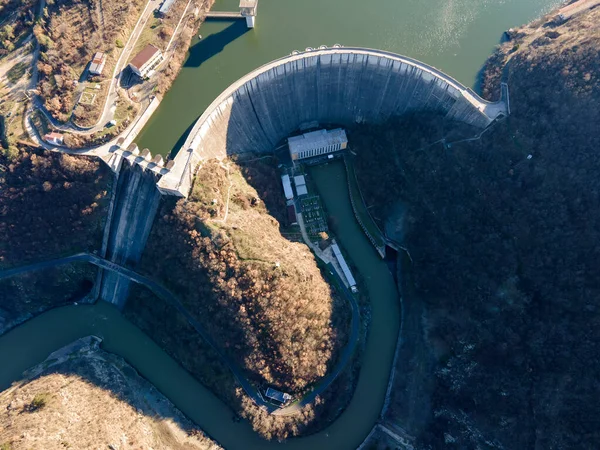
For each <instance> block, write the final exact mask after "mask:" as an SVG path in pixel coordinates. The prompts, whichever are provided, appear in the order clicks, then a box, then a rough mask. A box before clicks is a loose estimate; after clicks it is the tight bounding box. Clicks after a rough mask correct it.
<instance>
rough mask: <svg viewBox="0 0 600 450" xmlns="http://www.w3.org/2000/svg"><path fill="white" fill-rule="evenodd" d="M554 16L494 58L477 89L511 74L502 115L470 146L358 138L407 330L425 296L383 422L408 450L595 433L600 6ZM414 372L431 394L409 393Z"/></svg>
mask: <svg viewBox="0 0 600 450" xmlns="http://www.w3.org/2000/svg"><path fill="white" fill-rule="evenodd" d="M553 16H554V15H553V14H550V15H548V16H546V17H545V18H542V19H540V20H538V21H535V22H533V23H531V24H529V25H527V26H524V27H522V28H517V29H514V30H512V31H511V33H510V39H511V40H510V41H509V42H507V43H505V44H504V45H503V46H502V47H500V48H499V49H498V51H497V53H496V54H494V55H493V56H492V57H491V58H490V61H489V62H488V64H487V65H486V67H485V71H484V73H483V81H484V84H483V89H484V92H485V93H486V94H488V95H489V93H491V92H493V91H494V89H496V88H498V86H499V83H500V82H501V81H504V82H507V83H508V85H509V88H510V90H511V115H510V116H509V117H508V118H507V119H505V120H503V121H501V122H498V123H496V124H495V125H494V126H493V127H492V128H491V129H490V130H489V131H488V132H486V133H485V134H484V135H482V136H481V138H480V139H478V140H473V141H468V142H466V141H465V142H455V143H452V144H451V145H449V144H450V143H449V142H448V141H447V140H446V141H444V142H438V143H437V144H435V145H429V143H430V142H431V141H432V139H433V140H434V142H435V140H436V139H437V138H438V137H443V136H444V135H443V133H441V134H440V130H442V131H443V130H444V128H443V126H444V123H443V122H440V125H441V126H442V128H438V127H436V126H433V125H435V122H434V123H432V126H427V127H424V126H422V125H424V124H426V123H427V122H426V121H425V120H423V121H419V122H420V124H419V123H415V122H411V121H410V119H405V120H406V121H405V122H404V123H403V124H400V125H399V124H398V123H393V122H392V123H389V124H388V125H387V126H386V127H383V128H378V129H372V130H371V133H370V134H369V133H367V135H368V136H367V135H365V136H364V146H362V147H363V149H364V154H363V161H364V165H363V166H362V167H363V168H364V169H363V170H362V174H363V178H362V180H361V170H360V168H359V167H358V165H357V173H358V175H359V181H361V187H363V189H364V190H365V193H366V192H372V194H368V195H365V196H366V199H367V201H369V200H371V201H374V202H375V203H377V204H379V205H380V206H379V207H378V211H377V216H378V217H379V219H380V220H381V222H382V223H383V224H385V225H386V229H387V227H389V228H391V229H392V230H398V231H399V234H400V235H402V236H403V240H402V241H401V242H402V243H403V245H405V246H406V247H407V248H408V249H409V250H410V254H411V258H412V262H413V264H412V270H411V271H410V272H409V275H410V279H411V280H412V281H413V282H414V291H413V292H412V294H411V293H410V290H409V291H406V290H405V292H404V293H405V297H404V298H405V305H406V308H405V309H406V311H407V314H406V316H405V318H406V320H407V322H406V323H405V325H406V326H411V322H412V321H411V319H410V310H411V308H413V307H414V306H415V305H414V304H413V300H414V299H416V300H417V302H418V301H419V300H420V303H421V304H422V311H421V313H420V323H421V325H420V326H421V330H420V332H419V334H417V335H416V336H412V337H409V336H408V334H407V339H408V341H407V342H405V343H406V344H408V346H407V347H406V348H405V349H404V350H403V349H402V348H401V353H400V355H404V357H405V358H412V360H403V359H400V363H399V364H402V362H405V363H411V362H412V364H411V367H410V368H409V369H408V372H407V373H406V374H405V376H402V377H398V376H397V377H396V381H395V383H394V386H393V389H392V400H391V402H390V407H389V409H388V410H387V412H386V415H385V417H384V421H383V422H382V426H383V427H384V428H387V429H388V431H390V433H392V434H394V435H398V436H400V437H402V438H407V437H408V438H409V439H410V440H411V441H412V444H411V445H414V446H415V447H416V448H420V447H430V448H444V447H446V446H449V445H453V446H455V447H456V448H477V447H481V446H486V445H492V446H495V447H497V448H526V447H532V446H538V447H543V448H582V449H584V448H585V449H592V448H595V447H596V446H597V442H599V439H600V437H599V435H598V431H597V430H598V429H600V428H599V424H598V420H597V418H596V416H595V415H594V414H593V412H592V410H593V407H594V406H593V402H590V401H589V399H590V398H594V397H595V396H597V393H598V386H597V383H596V382H595V380H596V379H597V378H598V376H599V374H600V366H599V365H598V364H597V361H596V359H595V358H594V357H593V356H592V355H593V354H595V353H594V351H593V350H592V349H593V348H594V346H595V342H597V341H598V339H599V337H598V332H597V330H598V327H597V326H596V324H598V323H600V316H599V314H598V310H597V308H595V307H590V305H591V303H590V299H593V298H595V297H596V296H597V295H596V291H597V286H598V285H599V280H598V275H597V271H596V261H597V258H598V248H597V246H595V245H591V246H590V245H589V243H590V242H592V243H594V242H597V241H598V240H599V239H600V238H599V237H598V236H597V234H598V232H597V230H598V228H597V227H598V225H597V223H598V222H599V220H600V212H599V211H598V207H597V205H598V204H600V203H599V201H598V192H600V191H599V190H598V188H597V185H598V179H597V176H596V174H597V173H598V171H599V170H600V168H599V167H600V160H599V157H598V154H597V152H596V151H595V149H596V148H597V147H598V145H600V144H599V137H598V133H597V132H596V128H597V126H596V123H598V120H600V119H598V118H597V116H598V111H599V105H600V78H599V77H598V64H597V49H598V47H599V46H600V34H599V30H600V29H599V28H598V23H599V21H600V10H599V9H598V8H596V9H594V10H591V11H588V12H587V14H580V15H578V16H575V17H572V18H571V19H569V20H568V21H566V22H564V23H556V22H555V21H554V20H553ZM364 129H365V127H363V130H364ZM349 135H350V136H351V135H352V134H351V133H350V134H349ZM375 139H377V146H376V147H374V146H373V142H374V141H375ZM358 147H359V149H360V147H361V146H358ZM566 148H568V149H569V152H565V149H566ZM354 149H355V150H356V149H357V145H356V143H355V144H354ZM374 150H376V151H375V152H374ZM379 150H382V152H381V153H379V152H378V151H379ZM358 153H359V156H360V151H359V152H358ZM375 179H376V180H378V182H380V183H382V184H383V185H384V186H385V189H384V190H383V189H378V188H377V186H378V185H377V184H375V183H373V182H372V180H375ZM370 181H371V182H370ZM378 196H379V197H378ZM582 223H585V224H586V226H585V227H582V226H581V224H582ZM403 290H404V287H403ZM415 296H416V297H415ZM403 344H404V343H403ZM410 346H412V348H411V347H410ZM407 351H408V352H407ZM411 355H412V356H411ZM584 361H585V363H584ZM421 370H423V371H424V374H420V373H419V371H421ZM411 374H416V375H417V376H416V377H413V375H411ZM411 377H413V378H416V380H417V382H418V385H419V384H420V385H421V386H423V387H426V388H428V390H429V391H430V394H427V395H419V396H418V398H416V399H415V398H414V397H413V394H414V393H418V392H422V391H419V390H418V389H415V386H414V385H411V384H410V383H411ZM423 398H428V399H429V400H428V401H426V402H424V401H423ZM549 398H552V399H553V400H552V401H551V402H548V401H547V399H549ZM415 405H417V407H418V408H419V409H418V410H417V412H416V413H415V411H414V407H415ZM427 410H428V411H427ZM389 424H392V425H396V426H397V427H390V426H389ZM398 428H399V429H400V430H398ZM378 431H381V432H382V433H383V435H381V436H383V437H382V439H383V441H384V442H385V441H388V442H393V440H394V439H395V438H393V437H392V434H390V433H388V432H387V431H385V430H383V429H382V428H379V429H378ZM398 431H401V432H398ZM404 431H406V435H404ZM413 432H414V433H415V434H412V433H413ZM390 439H392V441H389V440H390ZM398 442H400V441H398Z"/></svg>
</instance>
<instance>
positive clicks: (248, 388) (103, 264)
mask: <svg viewBox="0 0 600 450" xmlns="http://www.w3.org/2000/svg"><path fill="white" fill-rule="evenodd" d="M76 262H87V263H91V264H94V265H95V266H98V267H100V268H102V269H106V270H110V271H113V272H116V273H118V274H120V275H122V276H124V277H126V278H128V279H129V280H131V281H133V282H134V283H138V284H141V285H143V286H145V287H147V288H148V289H150V291H152V293H154V294H155V295H156V296H158V297H159V298H161V299H162V300H164V301H166V302H167V303H168V304H170V305H171V306H173V307H175V309H177V311H179V312H180V313H181V314H183V316H184V317H185V318H186V319H187V321H188V323H189V324H190V325H192V326H193V327H194V329H195V330H196V332H197V333H198V334H199V335H200V336H201V337H202V339H204V340H205V341H206V342H207V343H208V344H209V345H210V346H211V347H212V349H213V350H214V351H215V352H216V353H217V354H218V355H219V357H220V358H221V361H222V362H223V363H224V364H225V365H227V367H229V370H231V372H232V373H233V375H234V376H235V378H236V379H237V380H238V382H239V383H240V385H241V386H242V388H243V389H244V391H245V392H246V394H247V395H248V396H249V397H250V398H251V399H252V400H253V401H254V402H255V403H256V404H257V405H258V406H259V407H261V408H262V409H264V410H266V411H268V412H269V413H271V414H274V415H291V414H296V413H297V412H299V411H300V410H301V409H302V407H304V406H306V405H308V404H309V403H311V402H313V401H314V400H315V398H316V397H317V396H318V395H320V394H321V393H322V392H323V391H324V390H325V389H327V388H328V387H329V386H330V385H331V383H332V382H333V380H335V378H336V377H337V376H338V375H339V374H340V372H341V371H342V370H343V369H344V368H345V367H346V365H347V364H348V362H349V361H350V358H351V356H352V353H354V349H355V347H356V343H357V341H358V332H359V323H360V320H359V319H360V313H359V310H358V304H357V303H356V300H355V299H354V297H353V296H352V294H351V293H350V292H349V291H348V290H347V289H345V288H344V287H343V286H344V285H343V283H342V280H341V279H340V278H339V276H338V275H337V273H336V272H335V270H334V269H333V267H332V266H331V265H329V266H328V267H329V269H330V272H331V273H332V274H333V276H334V277H336V279H337V280H338V283H339V284H340V286H342V289H343V294H344V295H345V296H346V299H347V300H348V301H349V303H350V305H351V308H352V325H351V332H350V338H349V339H348V344H347V345H346V347H345V348H344V350H343V352H342V355H341V356H340V359H339V361H338V363H337V365H336V367H335V369H334V370H333V372H332V373H330V374H329V375H327V376H326V377H325V378H323V380H321V382H320V383H319V384H318V385H317V387H316V388H315V389H314V390H313V391H312V392H310V393H309V394H307V395H306V396H304V397H303V398H302V399H300V400H299V401H297V402H295V403H293V404H291V405H289V406H286V407H283V408H280V407H278V406H276V405H273V404H271V403H269V402H267V401H266V400H265V399H264V398H263V396H262V394H261V393H260V392H259V391H258V390H257V389H256V388H255V387H254V386H253V385H252V383H250V381H249V380H248V379H247V378H246V376H245V375H244V372H243V370H242V369H241V368H240V367H239V366H238V365H237V364H236V363H235V362H234V361H233V360H232V359H231V358H229V357H228V356H227V355H226V354H225V353H224V352H223V351H222V350H221V348H220V347H219V346H218V345H217V343H216V342H215V341H214V340H213V339H212V337H211V336H210V335H209V334H208V333H207V332H206V330H205V329H204V328H203V327H202V325H201V324H200V323H199V322H198V321H197V320H196V319H195V318H194V317H192V315H191V314H190V313H189V312H188V311H187V310H186V309H185V308H184V307H183V305H182V304H181V302H180V301H179V300H178V299H177V297H175V295H173V294H172V293H171V292H170V291H169V290H168V289H166V288H165V287H163V286H162V285H160V284H158V283H156V282H155V281H153V280H151V279H149V278H147V277H145V276H143V275H140V274H138V273H137V272H134V271H133V270H131V269H128V268H126V267H123V266H121V265H119V264H115V263H113V262H111V261H108V260H106V259H104V258H101V257H99V256H97V255H94V254H91V253H77V254H75V255H71V256H67V257H64V258H58V259H53V260H49V261H42V262H38V263H34V264H29V265H27V266H21V267H15V268H12V269H7V270H3V271H0V280H2V279H5V278H10V277H13V276H16V275H20V274H24V273H28V272H33V271H37V270H42V269H48V268H51V267H57V266H62V265H65V264H71V263H76Z"/></svg>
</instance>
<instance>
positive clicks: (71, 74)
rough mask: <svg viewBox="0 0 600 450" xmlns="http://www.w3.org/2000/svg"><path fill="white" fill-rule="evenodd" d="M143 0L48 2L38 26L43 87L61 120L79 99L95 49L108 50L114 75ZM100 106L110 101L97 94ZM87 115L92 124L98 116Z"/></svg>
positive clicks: (108, 69) (98, 108) (109, 69)
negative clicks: (120, 43)
mask: <svg viewBox="0 0 600 450" xmlns="http://www.w3.org/2000/svg"><path fill="white" fill-rule="evenodd" d="M143 3H144V2H143V0H133V1H127V2H123V1H120V0H102V1H100V0H55V1H54V2H52V3H49V4H48V6H47V7H46V12H45V14H44V18H43V20H42V21H41V23H40V24H39V25H36V27H35V29H34V33H35V36H36V38H37V39H38V41H39V43H40V45H41V53H40V62H39V63H38V69H39V73H40V81H39V86H38V87H39V90H40V92H41V95H42V97H43V98H44V99H45V102H44V106H45V107H46V108H47V109H48V111H49V112H50V113H51V114H52V115H53V116H54V117H55V118H56V119H57V120H59V121H61V122H66V121H68V120H69V118H70V116H71V112H72V110H73V106H74V102H75V101H76V100H77V98H76V92H77V83H76V82H77V81H78V80H79V78H80V77H81V76H82V74H83V70H84V68H85V67H86V65H87V64H88V63H89V61H90V60H91V58H92V57H93V55H94V53H95V52H104V53H106V55H107V58H108V59H107V64H106V67H105V69H104V71H105V73H104V75H103V77H105V78H106V77H108V78H110V74H111V73H112V70H113V69H114V66H115V64H116V61H117V59H118V57H119V54H120V49H119V48H117V41H118V40H121V41H123V42H124V41H126V40H127V36H128V35H129V33H130V31H131V30H132V29H133V27H134V26H135V24H136V22H137V19H138V17H139V15H140V12H141V9H142V6H143ZM108 82H109V81H108V80H107V81H105V83H108ZM95 106H96V114H97V113H98V112H100V111H101V110H102V107H103V106H104V98H98V99H96V103H95ZM79 112H81V113H82V114H83V113H84V111H83V110H81V111H79ZM84 115H85V116H86V123H88V124H89V123H91V122H95V120H97V119H98V117H97V116H96V117H95V120H92V119H93V118H92V117H91V115H90V114H87V113H86V114H84ZM82 118H83V116H82Z"/></svg>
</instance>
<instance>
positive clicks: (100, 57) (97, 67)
mask: <svg viewBox="0 0 600 450" xmlns="http://www.w3.org/2000/svg"><path fill="white" fill-rule="evenodd" d="M105 65H106V55H105V54H104V53H102V52H97V53H96V54H95V55H94V58H93V59H92V63H91V64H90V73H91V74H92V75H102V71H103V70H104V66H105Z"/></svg>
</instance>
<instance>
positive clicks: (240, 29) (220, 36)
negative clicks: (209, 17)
mask: <svg viewBox="0 0 600 450" xmlns="http://www.w3.org/2000/svg"><path fill="white" fill-rule="evenodd" d="M248 30H249V28H248V27H247V26H246V22H245V21H243V20H236V21H235V22H233V23H232V24H231V25H229V26H228V27H227V28H225V29H224V30H223V31H219V32H218V33H215V34H211V35H210V36H208V37H206V38H204V39H201V40H200V41H198V42H197V43H196V44H195V45H193V46H192V47H190V55H189V57H188V59H187V60H186V62H185V64H184V67H199V66H200V65H201V64H202V63H204V62H206V61H208V60H209V59H210V58H212V57H213V56H215V55H217V54H219V53H221V52H222V51H223V49H224V48H225V46H226V45H227V44H229V43H230V42H233V41H235V40H236V39H237V38H239V37H241V36H242V35H243V34H244V33H246V32H247V31H248Z"/></svg>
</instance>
